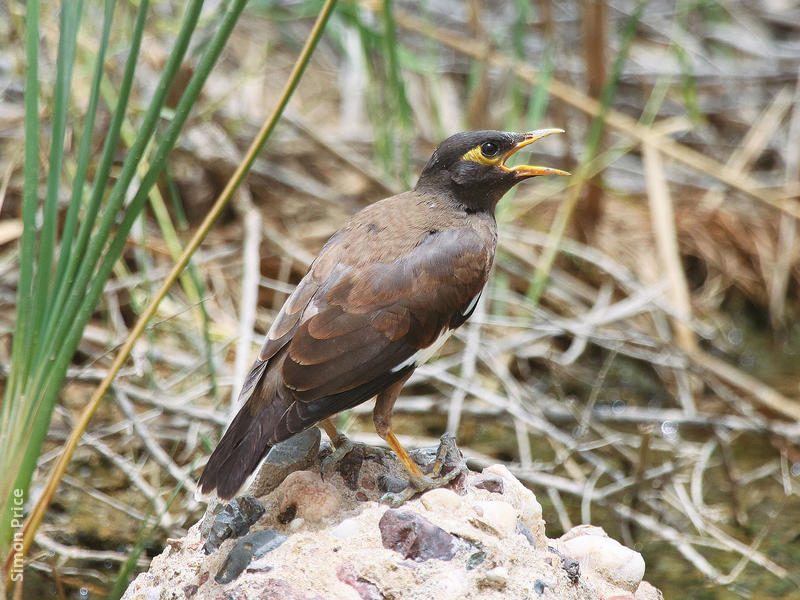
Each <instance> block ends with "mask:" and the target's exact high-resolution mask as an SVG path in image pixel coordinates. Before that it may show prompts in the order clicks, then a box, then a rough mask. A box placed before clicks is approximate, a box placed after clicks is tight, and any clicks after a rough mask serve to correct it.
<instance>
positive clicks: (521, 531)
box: [517, 521, 536, 548]
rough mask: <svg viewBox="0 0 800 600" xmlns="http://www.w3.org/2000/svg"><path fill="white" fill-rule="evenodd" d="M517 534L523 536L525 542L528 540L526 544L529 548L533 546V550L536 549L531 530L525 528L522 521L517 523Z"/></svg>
mask: <svg viewBox="0 0 800 600" xmlns="http://www.w3.org/2000/svg"><path fill="white" fill-rule="evenodd" d="M517 533H518V534H519V535H521V536H523V537H524V538H525V539H526V540H528V543H529V544H530V545H531V546H533V547H534V548H535V547H536V540H535V539H534V537H533V534H532V533H531V530H530V529H528V528H527V527H525V523H523V522H522V521H517Z"/></svg>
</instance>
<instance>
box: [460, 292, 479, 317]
mask: <svg viewBox="0 0 800 600" xmlns="http://www.w3.org/2000/svg"><path fill="white" fill-rule="evenodd" d="M481 293H483V289H481V291H480V292H478V293H477V294H475V297H474V298H473V299H472V300H470V303H469V306H468V307H467V308H466V309H465V310H463V311H461V314H462V315H468V314H470V313H471V312H472V311H473V310H475V305H476V304H477V303H478V300H480V299H481Z"/></svg>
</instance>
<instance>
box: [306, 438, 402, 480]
mask: <svg viewBox="0 0 800 600" xmlns="http://www.w3.org/2000/svg"><path fill="white" fill-rule="evenodd" d="M331 441H332V443H333V446H334V448H335V449H334V451H333V452H332V453H331V454H329V455H328V456H326V457H325V458H323V459H322V461H321V462H320V476H321V477H322V479H327V478H328V477H330V476H331V475H333V474H334V473H335V472H336V470H337V469H338V467H339V464H340V463H341V462H342V461H343V460H344V459H345V457H346V456H347V455H348V454H350V453H351V452H353V451H354V450H360V451H361V452H362V454H363V456H364V457H368V456H376V457H377V458H379V459H382V458H384V457H390V456H392V451H391V450H389V449H387V448H381V447H379V446H370V445H369V444H363V443H361V442H354V441H353V440H351V439H350V438H348V437H347V436H345V435H344V434H342V433H339V435H338V436H337V438H336V439H335V440H331Z"/></svg>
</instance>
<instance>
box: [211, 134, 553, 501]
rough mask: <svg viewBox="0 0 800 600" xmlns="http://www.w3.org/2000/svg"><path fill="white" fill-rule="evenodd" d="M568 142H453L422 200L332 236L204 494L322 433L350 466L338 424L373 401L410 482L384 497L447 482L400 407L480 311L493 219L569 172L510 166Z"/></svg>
mask: <svg viewBox="0 0 800 600" xmlns="http://www.w3.org/2000/svg"><path fill="white" fill-rule="evenodd" d="M562 132H563V131H562V130H561V129H540V130H538V131H529V132H527V133H508V132H502V131H467V132H463V133H458V134H456V135H453V136H452V137H449V138H448V139H446V140H445V141H444V142H442V143H441V145H440V146H439V147H438V148H437V149H436V150H435V151H434V153H433V155H432V156H431V158H430V160H429V161H428V163H427V164H426V165H425V168H424V169H423V170H422V174H421V175H420V177H419V181H418V182H417V185H416V187H415V188H414V189H413V190H410V191H408V192H404V193H402V194H398V195H396V196H392V197H391V198H386V199H385V200H381V201H380V202H376V203H374V204H371V205H370V206H367V207H366V208H364V209H363V210H362V211H360V212H359V213H357V214H356V215H355V216H353V218H352V219H350V220H349V221H348V222H347V223H346V224H345V225H344V227H342V228H341V229H340V230H339V231H337V232H336V233H334V234H333V235H332V236H331V238H330V239H329V240H328V241H327V243H326V244H325V245H324V246H323V248H322V250H321V251H320V253H319V256H317V258H316V259H315V260H314V262H313V263H312V265H311V268H310V269H309V271H308V273H307V274H306V276H305V277H303V279H302V280H301V281H300V283H299V284H298V285H297V288H295V290H294V292H292V294H291V296H289V298H288V299H287V300H286V303H285V304H284V305H283V308H281V311H280V312H279V313H278V316H277V317H276V319H275V321H274V322H273V323H272V327H270V330H269V333H268V334H267V339H266V340H265V342H264V346H263V347H262V349H261V352H260V353H259V355H258V359H257V360H256V362H255V364H254V365H253V368H252V370H251V371H250V374H249V375H248V376H247V380H246V381H245V383H244V386H243V388H242V391H241V394H240V397H239V402H240V404H242V408H241V409H240V410H239V413H238V414H237V415H236V417H235V418H234V419H233V421H232V422H231V424H230V427H228V429H227V431H226V432H225V435H223V437H222V440H220V442H219V444H218V445H217V448H216V449H215V450H214V452H213V453H212V455H211V457H210V458H209V460H208V464H207V465H206V467H205V470H204V471H203V474H202V475H201V477H200V481H199V483H198V486H199V489H200V492H201V493H202V494H209V493H211V492H213V491H214V490H216V493H217V496H218V497H220V498H222V499H230V498H232V497H233V496H234V495H236V493H237V492H238V491H239V489H240V488H241V487H242V485H243V484H244V483H245V481H246V480H247V479H248V477H249V476H250V475H251V474H252V473H253V472H254V471H255V470H256V468H257V467H258V465H259V463H260V462H261V460H262V459H263V458H264V457H265V456H266V454H267V452H268V451H269V449H270V448H271V447H272V446H273V445H275V444H277V443H278V442H281V441H283V440H286V439H288V438H289V437H291V436H293V435H295V434H296V433H299V432H301V431H303V430H305V429H307V428H309V427H312V426H313V425H315V424H317V423H320V422H321V424H322V425H323V426H324V427H325V429H326V431H327V432H328V435H329V436H330V437H331V441H332V442H333V443H334V444H335V445H337V446H338V447H337V452H335V453H334V454H335V455H339V458H341V454H342V452H346V451H347V450H348V449H349V448H350V447H352V445H350V444H349V443H348V442H347V441H346V438H345V437H344V436H342V435H341V434H339V433H338V432H337V431H336V428H335V427H334V425H333V423H332V422H331V421H330V420H329V417H331V416H332V415H335V414H336V413H338V412H341V411H343V410H347V409H349V408H352V407H354V406H356V405H357V404H361V403H362V402H365V401H367V400H369V399H370V398H372V397H373V396H376V395H377V401H376V404H375V409H374V411H373V421H374V423H375V429H376V430H377V432H378V435H380V436H381V437H382V438H383V439H384V440H386V442H387V443H388V444H389V446H390V447H391V448H392V450H394V452H395V453H396V454H397V457H398V458H399V459H400V461H401V462H402V463H403V465H404V466H405V468H406V470H407V471H408V474H409V478H410V485H409V487H408V489H407V490H406V492H404V493H401V494H395V495H390V497H389V498H387V499H388V500H390V501H392V502H393V503H397V502H398V501H400V502H401V501H403V500H404V499H407V498H409V497H411V496H412V495H413V494H414V493H415V492H416V491H421V490H424V489H429V488H431V487H435V486H437V485H442V484H443V483H444V482H446V481H447V480H448V479H447V476H445V477H439V478H437V477H429V476H426V475H423V473H422V471H421V470H420V468H419V467H418V466H417V465H416V463H414V461H413V460H412V459H411V457H410V456H409V455H408V453H407V452H406V450H405V449H404V448H403V447H402V446H401V445H400V442H398V440H397V437H395V434H394V432H393V431H392V428H391V413H392V406H393V405H394V402H395V400H396V399H397V396H398V394H399V393H400V389H401V388H402V387H403V384H404V383H405V382H406V380H407V379H408V378H409V377H410V376H411V373H413V372H414V369H415V368H416V367H418V366H419V365H420V364H422V363H423V362H424V361H425V360H426V359H427V358H428V357H429V356H430V354H431V353H432V351H433V349H435V348H436V347H437V346H438V344H437V343H436V342H437V341H440V340H441V339H443V338H444V337H446V336H445V334H446V333H447V332H448V331H450V330H452V329H455V328H456V327H458V326H460V325H461V324H462V323H464V321H465V320H466V319H467V318H468V317H469V316H470V314H471V313H472V311H473V310H474V309H475V305H476V303H477V302H478V298H479V297H480V295H481V291H482V290H483V286H484V284H485V283H486V279H487V277H488V276H489V270H490V269H491V267H492V261H493V260H494V252H495V246H496V243H497V224H496V222H495V218H494V208H495V206H496V205H497V202H498V201H499V200H500V198H501V197H502V196H503V194H505V193H506V192H507V191H508V190H510V189H511V188H512V187H513V186H514V185H516V184H517V183H519V182H520V181H522V180H524V179H528V178H530V177H536V176H537V175H568V173H565V172H564V171H560V170H558V169H550V168H547V167H535V166H529V165H521V166H517V167H509V166H506V164H505V162H506V160H507V159H508V158H509V157H510V156H511V155H512V154H514V153H515V152H517V151H518V150H519V149H520V148H523V147H525V146H527V145H528V144H530V143H532V142H535V141H536V140H538V139H540V138H543V137H545V136H547V135H550V134H552V133H562ZM456 474H457V473H456ZM434 475H438V473H434Z"/></svg>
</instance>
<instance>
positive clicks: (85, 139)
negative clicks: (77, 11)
mask: <svg viewBox="0 0 800 600" xmlns="http://www.w3.org/2000/svg"><path fill="white" fill-rule="evenodd" d="M115 6H116V2H115V1H114V0H106V4H105V11H104V16H103V31H102V34H101V36H100V44H99V46H98V48H97V58H96V59H95V68H94V76H93V77H92V88H91V92H90V95H89V105H88V107H87V109H86V115H85V116H84V121H83V122H84V124H83V127H82V130H81V141H80V145H79V149H78V162H77V167H76V170H75V176H74V177H73V179H72V196H71V197H70V201H69V207H68V208H67V214H66V217H65V218H64V227H63V230H62V231H63V232H62V234H61V245H60V250H59V257H58V265H57V266H56V275H55V283H54V285H53V289H54V290H56V292H58V291H59V290H60V289H61V286H62V284H63V282H64V280H65V277H66V274H67V267H68V264H69V261H70V257H71V256H72V243H73V241H74V235H75V231H76V227H77V224H78V215H79V214H80V208H81V204H82V202H83V189H84V186H85V185H86V174H87V172H88V170H89V158H90V156H91V151H92V135H93V133H94V125H95V119H96V117H97V107H98V104H99V100H100V83H101V81H102V80H103V66H104V63H105V58H106V50H107V49H108V40H109V37H110V35H111V23H112V21H113V19H114V7H115ZM55 314H58V311H57V310H53V311H51V314H50V319H48V321H47V323H46V324H45V325H44V328H45V329H48V328H49V324H50V323H52V317H53V315H55Z"/></svg>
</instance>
